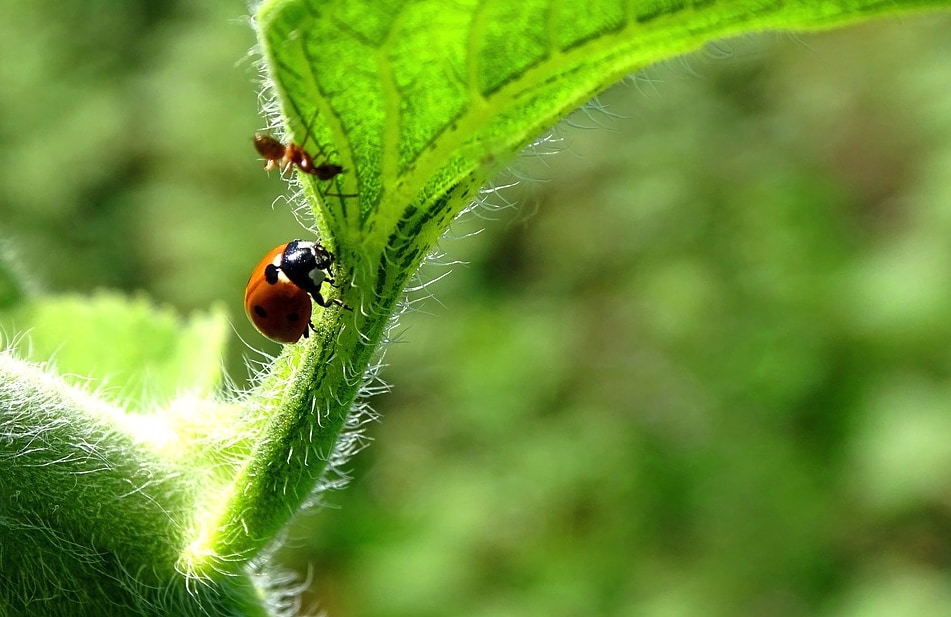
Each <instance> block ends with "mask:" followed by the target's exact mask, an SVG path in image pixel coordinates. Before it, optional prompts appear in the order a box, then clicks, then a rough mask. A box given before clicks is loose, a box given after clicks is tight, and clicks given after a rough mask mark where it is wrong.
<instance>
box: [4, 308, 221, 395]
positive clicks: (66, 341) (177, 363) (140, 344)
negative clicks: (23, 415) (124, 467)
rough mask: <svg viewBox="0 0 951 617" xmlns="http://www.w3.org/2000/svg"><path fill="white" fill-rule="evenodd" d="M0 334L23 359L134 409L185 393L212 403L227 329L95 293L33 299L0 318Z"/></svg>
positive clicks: (216, 314) (208, 317) (203, 318)
mask: <svg viewBox="0 0 951 617" xmlns="http://www.w3.org/2000/svg"><path fill="white" fill-rule="evenodd" d="M0 331H2V332H5V333H7V334H6V338H8V339H12V340H7V341H6V342H5V345H9V344H11V343H13V345H14V347H15V348H16V349H17V350H18V353H19V355H21V356H22V357H24V358H25V359H27V360H32V361H34V362H46V361H49V362H52V364H53V365H55V366H56V368H57V370H58V371H59V372H60V373H62V374H65V375H70V376H71V379H72V380H74V381H76V380H90V381H92V382H95V383H96V384H98V385H97V387H98V388H99V390H100V391H101V392H103V393H104V394H106V395H107V396H108V397H109V398H111V399H113V400H117V401H119V400H121V401H123V402H124V404H125V406H126V408H127V409H138V408H140V407H141V405H142V404H144V403H146V402H147V403H149V404H150V405H152V406H154V405H156V404H157V403H162V402H168V401H170V400H172V399H173V398H174V397H175V396H177V395H180V394H184V393H188V394H191V395H194V396H209V395H211V394H212V393H213V392H214V391H215V389H216V388H218V386H219V385H220V382H221V377H222V373H221V371H222V354H223V351H224V346H225V343H226V341H227V336H228V334H229V326H228V321H227V318H226V317H225V315H224V313H223V312H222V311H221V310H220V309H215V310H212V311H210V312H209V313H207V314H203V315H193V316H192V317H191V318H190V319H189V320H187V321H183V320H182V319H181V318H179V317H178V316H176V315H175V314H174V313H173V312H172V311H171V310H169V309H167V308H166V309H161V308H157V307H155V306H154V305H153V304H151V303H150V302H149V301H148V300H146V299H145V298H142V297H139V298H127V297H125V296H122V295H119V294H115V293H108V292H100V293H97V294H95V295H93V296H78V295H75V296H73V295H71V296H34V297H31V298H29V299H26V300H24V301H23V302H21V303H19V304H18V305H16V306H15V307H14V308H11V309H8V310H6V311H0ZM10 333H18V334H16V335H15V336H14V335H11V334H10Z"/></svg>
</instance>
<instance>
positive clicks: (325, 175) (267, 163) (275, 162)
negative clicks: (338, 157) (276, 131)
mask: <svg viewBox="0 0 951 617" xmlns="http://www.w3.org/2000/svg"><path fill="white" fill-rule="evenodd" d="M254 148H255V150H257V151H258V154H260V155H261V156H263V157H264V169H266V170H268V171H270V170H272V169H274V168H275V167H280V169H281V173H282V174H283V173H287V170H289V169H290V168H291V167H293V166H296V167H297V169H299V170H301V171H302V172H304V173H305V174H310V175H312V176H317V179H318V180H330V179H332V178H334V177H336V176H337V175H339V174H341V173H343V167H341V166H340V165H336V164H334V163H327V162H323V163H320V164H317V165H315V164H314V158H313V157H312V156H311V155H309V154H307V151H306V150H304V149H303V148H302V147H301V146H298V145H297V144H295V143H293V142H292V143H289V144H287V145H286V146H285V145H284V144H282V143H281V142H280V141H278V140H276V139H274V138H273V137H271V136H270V135H265V134H264V133H255V134H254Z"/></svg>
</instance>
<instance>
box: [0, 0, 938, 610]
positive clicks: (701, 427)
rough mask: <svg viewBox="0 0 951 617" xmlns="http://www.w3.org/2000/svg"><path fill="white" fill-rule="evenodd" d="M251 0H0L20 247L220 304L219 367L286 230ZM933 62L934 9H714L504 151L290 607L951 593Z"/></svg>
mask: <svg viewBox="0 0 951 617" xmlns="http://www.w3.org/2000/svg"><path fill="white" fill-rule="evenodd" d="M244 15H245V7H244V5H243V3H241V2H237V1H224V0H215V1H211V0H206V1H204V2H185V1H182V0H179V1H171V0H169V1H166V2H124V3H119V2H111V1H106V0H86V1H83V2H78V1H77V0H60V1H58V2H50V1H48V0H46V1H38V2H18V3H13V2H7V3H3V4H2V5H0V237H2V240H3V242H4V243H5V245H6V246H7V247H10V248H12V249H13V250H14V251H15V252H17V253H18V254H19V255H20V256H21V257H22V258H23V260H22V262H23V265H24V268H25V271H24V276H26V277H29V278H30V279H31V281H32V282H33V284H35V285H37V286H38V287H40V288H42V289H44V290H46V291H48V292H51V293H64V292H79V293H87V292H90V291H92V290H94V289H98V288H110V289H119V290H125V291H127V292H129V293H130V294H131V293H137V292H145V293H146V294H148V295H149V296H150V297H152V298H153V299H154V300H155V302H156V303H159V304H162V305H171V306H173V307H176V308H177V309H178V310H179V311H181V312H182V313H188V312H191V311H195V310H202V309H205V308H207V307H209V306H211V305H213V304H215V303H220V304H223V305H224V306H225V307H226V308H227V310H228V311H229V313H230V314H231V316H232V321H233V323H234V337H233V341H234V344H233V345H232V346H231V351H230V356H229V368H230V373H231V375H232V376H233V377H234V379H235V380H237V381H238V382H241V381H242V380H244V379H245V378H246V376H247V372H246V370H245V369H244V367H243V363H242V357H244V356H247V355H254V353H255V352H254V351H253V350H254V349H266V350H268V351H275V350H276V348H275V347H273V346H271V345H270V344H269V343H268V342H266V341H265V340H264V339H262V338H261V337H260V336H259V335H257V334H256V333H255V332H254V331H253V330H252V329H251V328H250V327H249V325H248V324H247V323H246V321H245V318H244V316H243V310H242V307H241V300H242V294H243V289H244V284H245V282H246V280H247V276H248V274H249V272H250V269H251V267H253V265H254V264H255V263H256V262H257V261H258V259H259V257H260V256H261V255H262V254H263V253H264V252H265V251H266V250H267V249H269V248H271V247H272V246H274V245H276V244H278V243H280V242H282V241H286V240H288V239H290V238H292V237H297V236H300V235H301V234H302V233H303V232H302V230H301V228H300V227H299V226H298V224H297V223H296V222H295V221H294V219H293V217H292V216H291V214H290V211H289V209H288V208H287V206H286V205H285V204H283V203H281V202H280V201H278V202H277V203H276V204H275V205H272V204H273V203H274V202H275V199H276V198H277V197H278V196H279V195H282V194H284V193H285V192H286V187H285V186H284V184H283V183H282V181H281V180H280V179H279V178H278V177H277V176H276V175H274V174H272V175H271V176H270V177H268V176H267V175H266V174H265V173H264V172H263V171H262V169H261V162H260V161H259V160H257V157H256V154H255V153H254V151H253V149H252V147H251V141H250V135H251V134H252V133H253V132H254V131H255V130H258V129H259V128H261V124H262V120H261V119H260V117H259V116H258V115H257V111H256V88H257V85H256V72H255V70H254V68H253V66H252V63H251V61H250V59H249V58H248V56H247V50H248V49H249V48H250V47H251V46H252V45H253V42H254V41H253V35H252V32H251V30H250V27H249V26H248V23H247V20H246V18H245V17H244ZM949 60H951V19H949V18H948V17H947V16H943V17H939V16H935V15H932V16H925V17H919V18H914V19H905V20H901V21H899V20H890V21H885V22H878V23H875V24H872V25H866V26H861V27H856V28H852V29H848V30H843V31H839V32H835V33H826V34H821V35H808V36H799V37H796V36H791V35H777V34H765V35H761V36H756V37H747V38H743V39H739V40H733V41H729V42H725V43H722V44H719V45H716V46H711V47H709V48H708V49H706V50H705V51H704V52H702V53H698V54H694V55H691V56H690V57H688V58H686V59H684V60H682V61H672V62H669V63H667V64H664V65H661V66H656V67H652V68H650V69H649V70H647V71H645V72H643V73H641V74H639V75H637V76H636V77H634V78H632V79H630V80H628V81H627V82H626V83H624V84H620V85H618V86H617V87H615V88H612V89H611V90H610V91H609V92H607V93H605V94H604V95H603V96H602V97H600V99H599V107H600V108H601V109H599V110H594V109H590V108H589V110H588V111H583V112H579V113H577V114H575V115H574V116H573V117H572V118H571V119H570V121H569V122H567V123H564V124H563V125H561V126H560V127H559V128H558V129H557V130H556V131H555V136H556V137H557V141H555V142H553V143H552V144H550V146H549V147H548V148H546V149H544V151H543V152H539V153H536V154H535V155H526V156H523V157H521V158H520V159H519V160H518V161H516V162H515V164H514V166H513V168H512V170H511V171H509V172H508V173H507V174H506V175H504V176H503V177H501V178H499V179H497V181H496V183H497V184H500V185H501V184H505V183H507V182H508V181H509V180H511V179H514V178H518V179H520V180H521V182H520V185H519V186H518V187H516V188H515V189H508V190H505V191H502V192H500V193H498V194H495V195H493V196H490V197H489V202H490V203H492V204H495V205H496V206H498V207H497V208H492V209H489V208H487V209H484V210H482V211H480V212H478V213H477V215H476V216H471V217H469V219H468V220H466V221H463V222H460V223H459V224H458V225H456V227H455V228H454V230H453V235H454V236H456V239H447V240H446V241H444V242H443V244H442V248H443V249H444V250H445V251H446V253H447V257H446V258H445V259H444V260H443V261H444V263H448V262H458V263H455V264H454V265H442V266H440V265H433V266H429V267H427V268H426V269H425V270H424V272H423V276H424V278H425V279H427V280H432V279H435V278H437V277H438V276H440V275H442V274H444V273H446V272H447V271H450V270H451V274H449V276H447V277H446V278H444V279H441V280H440V281H439V282H437V283H435V284H433V285H432V286H430V287H429V288H428V289H427V291H426V292H419V293H417V294H416V295H415V297H417V298H418V297H421V296H423V295H426V294H432V295H433V296H434V298H430V299H428V300H425V301H423V302H421V303H419V304H417V305H416V306H417V308H418V309H419V311H418V312H413V313H410V314H407V315H406V316H404V318H403V319H402V322H401V325H400V330H399V331H400V332H401V334H402V339H403V340H404V341H405V342H403V343H399V344H395V345H393V346H391V347H390V348H389V349H388V351H387V355H386V362H387V364H388V367H387V368H386V369H385V371H384V375H385V377H386V379H387V381H388V382H390V383H391V384H393V386H394V388H393V391H392V393H390V394H388V395H385V396H380V397H378V398H376V399H375V401H374V402H375V406H376V408H377V410H378V411H379V412H380V414H381V421H380V422H378V423H376V424H373V425H371V426H370V427H369V429H368V431H369V434H370V436H372V437H373V438H374V439H375V443H374V444H373V445H372V446H371V447H370V448H369V449H368V450H366V451H364V452H363V453H361V454H360V455H359V456H358V457H357V458H356V459H355V460H354V461H353V462H352V465H351V472H352V476H353V481H352V483H351V485H350V486H349V488H347V489H346V490H344V491H341V492H336V493H332V494H329V495H326V496H325V497H324V501H325V502H327V504H328V507H326V508H322V509H320V510H317V511H314V512H311V513H308V514H307V515H305V516H303V517H302V518H301V520H300V521H299V522H298V523H297V524H296V525H295V526H294V528H293V529H292V531H291V533H290V534H289V536H290V542H289V548H288V549H287V550H285V551H283V552H282V555H281V557H282V560H283V561H284V563H286V564H287V566H288V567H289V568H292V569H294V570H296V571H297V572H299V573H300V574H301V575H302V576H305V577H308V581H309V591H308V592H307V593H306V594H305V597H304V606H305V609H308V610H311V611H315V610H320V609H323V610H326V611H327V612H328V613H329V615H331V616H332V617H371V616H374V617H375V616H393V617H402V616H410V615H412V616H415V617H421V616H422V617H430V616H431V617H437V616H444V615H445V616H449V615H453V616H456V615H466V616H486V617H488V616H492V617H506V616H512V617H515V616H520V617H521V616H555V617H558V616H566V617H568V616H590V615H610V616H614V615H617V616H628V615H631V616H634V615H636V616H640V615H644V616H650V617H681V616H683V617H692V616H698V617H699V616H703V617H707V616H711V615H712V616H719V615H724V616H726V615H750V616H754V615H755V616H759V615H770V616H773V615H775V616H781V617H787V616H788V617H792V616H799V615H823V616H830V617H832V616H834V617H865V616H868V617H878V616H886V615H896V616H905V615H917V616H929V615H951V61H949ZM552 152H556V153H554V154H552ZM509 203H518V205H517V206H516V207H507V206H506V204H509ZM483 229H484V232H483V233H481V234H477V235H471V234H472V233H473V232H476V231H479V230H483ZM242 341H246V343H245V342H242Z"/></svg>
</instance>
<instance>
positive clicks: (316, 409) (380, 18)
mask: <svg viewBox="0 0 951 617" xmlns="http://www.w3.org/2000/svg"><path fill="white" fill-rule="evenodd" d="M947 6H948V2H946V1H939V0H907V1H904V2H888V3H886V2H881V1H880V0H850V1H845V0H840V1H825V2H806V1H799V2H790V1H783V2H780V1H778V0H775V1H772V2H770V1H767V2H763V1H762V0H735V1H724V0H721V1H713V0H694V1H692V2H691V1H687V0H665V1H661V0H656V1H650V0H641V1H634V2H623V3H622V2H606V1H594V2H590V1H588V2H581V1H576V2H570V1H569V2H564V1H561V2H555V1H552V0H525V1H523V2H518V3H504V2H492V1H476V0H468V1H467V0H462V1H458V2H455V1H454V2H442V1H437V0H420V1H416V2H395V3H392V2H380V1H378V0H348V1H346V2H325V1H318V0H269V1H266V2H264V3H262V4H261V6H260V7H259V9H258V11H257V14H256V15H255V23H256V25H257V27H258V32H259V39H260V42H261V47H262V50H263V53H264V56H265V61H266V66H267V68H268V71H269V76H270V78H271V79H272V83H271V84H270V86H271V87H272V89H273V90H274V92H275V94H276V96H277V102H278V105H269V106H268V107H269V109H271V110H272V111H273V110H274V109H276V108H277V107H279V108H280V110H281V112H282V116H283V119H284V122H286V126H287V128H286V130H284V131H283V133H284V134H283V135H281V130H280V129H281V127H282V126H283V123H282V121H281V120H279V119H274V120H273V121H272V124H273V125H274V126H276V127H277V128H278V133H279V135H281V136H283V137H286V138H288V139H289V140H291V141H293V142H294V143H296V144H298V145H300V146H302V147H304V149H305V150H307V151H308V152H310V153H311V154H312V155H314V157H315V159H317V162H318V163H322V162H329V163H331V164H335V165H340V166H342V167H343V169H344V172H343V173H341V174H339V175H337V176H336V177H334V178H332V179H331V180H330V181H327V180H320V179H319V178H317V177H315V176H312V175H306V174H303V173H299V174H298V175H299V178H298V179H299V181H300V182H301V184H302V185H303V190H304V194H305V195H306V196H307V198H308V200H309V203H310V207H311V209H312V212H313V214H314V218H315V221H316V223H317V227H318V228H319V230H320V234H321V236H322V239H323V241H324V242H325V243H326V244H327V246H328V247H329V248H330V249H331V250H333V251H334V252H335V254H336V256H337V262H336V265H335V274H336V279H337V281H338V284H339V288H338V289H337V291H336V292H335V293H338V294H339V298H340V299H342V301H343V302H345V303H346V305H347V306H349V307H352V308H353V310H352V311H347V310H341V309H340V308H339V307H332V308H330V309H327V310H323V311H319V312H318V314H317V315H316V316H315V323H316V329H315V332H314V333H313V334H312V336H311V337H310V339H309V341H308V342H307V343H306V344H303V345H296V346H289V347H286V348H285V351H284V353H283V354H282V356H281V358H280V359H279V360H278V361H277V362H276V363H275V364H274V366H273V367H272V368H271V369H270V371H269V372H268V373H267V374H266V375H264V376H263V377H262V379H261V381H260V385H259V386H258V388H256V390H255V392H254V393H253V395H252V399H251V401H250V404H251V405H252V406H253V407H254V408H255V415H254V417H253V418H251V419H249V421H248V424H247V425H246V427H245V428H246V429H247V430H248V431H251V432H254V433H255V434H256V435H257V437H256V438H255V443H256V445H255V447H254V450H253V452H252V453H251V456H250V457H249V458H248V459H247V460H246V461H244V462H243V463H242V464H241V468H240V470H239V473H238V474H237V476H236V477H235V479H234V481H233V482H232V483H231V485H230V486H229V487H228V488H227V489H226V491H225V492H224V493H223V494H220V495H216V496H215V497H216V501H215V503H214V504H213V506H211V507H210V510H211V512H212V513H211V515H209V516H208V517H207V518H205V519H204V520H203V521H202V527H201V528H200V529H199V531H198V533H197V536H196V540H195V541H194V542H193V543H191V544H190V545H189V550H188V551H187V552H186V553H185V554H184V555H183V557H182V565H181V567H182V569H184V570H187V571H190V572H195V573H197V574H198V575H208V576H211V575H213V574H214V573H216V572H220V571H228V569H229V567H233V566H232V564H235V563H240V562H241V561H243V560H245V559H248V558H250V557H253V556H254V555H256V554H257V553H258V552H259V551H260V550H261V549H262V548H263V547H264V546H265V545H266V544H267V542H268V541H269V539H270V538H272V537H274V535H275V534H277V533H278V532H279V531H280V529H281V528H283V526H284V525H285V524H286V522H287V520H288V519H289V517H290V516H292V515H293V513H294V512H296V511H297V510H298V509H299V508H300V507H301V505H302V504H304V503H305V502H307V501H308V500H310V499H312V495H313V493H314V491H315V490H316V489H317V488H318V487H319V486H320V485H321V483H322V482H323V483H326V482H327V479H328V477H329V478H331V479H332V478H333V477H334V476H333V474H334V472H335V468H336V466H337V465H339V464H340V462H341V461H342V460H344V459H345V458H346V456H347V455H348V454H349V453H350V452H351V451H352V450H353V445H354V444H358V443H359V442H358V441H357V438H356V437H355V431H358V427H359V425H360V423H361V421H362V418H361V416H360V415H359V413H354V414H352V415H351V404H352V402H353V401H354V399H355V397H356V396H357V394H358V391H359V386H360V383H361V375H364V373H365V371H366V369H367V367H368V366H369V364H370V361H371V358H372V357H373V354H374V353H375V350H376V348H377V346H378V344H379V343H380V341H381V340H382V339H383V337H384V333H385V332H386V329H387V326H388V324H389V323H390V319H391V316H392V314H393V312H394V309H395V307H396V305H397V302H398V301H399V299H400V297H401V295H402V290H403V288H404V286H405V285H406V282H407V280H408V279H409V277H410V276H412V275H413V274H414V273H415V272H416V269H417V266H418V265H419V263H420V262H421V261H422V260H423V258H424V257H425V256H426V255H427V254H428V253H429V252H430V251H431V250H432V249H433V247H434V245H435V243H436V240H437V239H438V238H439V237H440V235H441V234H442V233H444V232H445V230H446V229H447V228H448V226H449V224H450V223H451V222H452V220H453V219H454V218H455V217H456V215H457V214H459V213H460V212H461V211H462V210H463V209H464V208H466V207H467V206H468V205H469V204H470V203H471V202H472V201H473V200H475V199H477V197H478V190H479V187H481V186H482V185H483V184H484V183H485V182H486V181H487V180H488V179H489V178H490V177H491V176H492V175H493V174H494V173H496V172H497V171H498V170H499V169H501V167H503V166H504V165H505V164H506V163H507V162H508V161H509V160H511V158H512V157H514V156H515V155H516V154H517V153H518V152H519V151H521V150H522V149H523V148H524V147H525V146H527V145H528V144H530V143H531V142H532V140H534V139H536V138H537V136H538V135H539V134H540V133H541V132H542V131H544V130H545V129H546V128H548V127H550V126H552V125H553V124H554V123H555V122H556V121H557V120H558V119H559V118H561V117H562V116H563V115H565V114H566V113H568V112H569V111H570V110H572V109H574V108H576V107H577V106H579V105H581V104H583V103H584V102H585V101H587V100H588V99H590V98H591V97H592V96H593V95H595V94H596V93H597V92H599V91H601V90H602V89H604V88H606V87H607V86H609V85H611V84H613V83H614V82H616V81H617V80H619V79H621V78H622V77H624V76H625V75H627V74H629V73H631V72H633V71H636V70H638V69H640V68H642V67H644V66H646V65H647V64H649V63H652V62H656V61H660V60H663V59H666V58H669V57H671V56H673V55H675V54H679V53H683V52H685V51H689V50H692V49H697V48H698V47H700V46H702V45H703V44H704V43H706V42H707V41H710V40H712V39H715V38H720V37H724V36H729V35H734V34H740V33H746V32H752V31H759V30H764V29H778V28H787V29H797V30H804V29H813V30H814V29H820V28H828V27H831V26H834V25H837V24H843V23H847V22H853V21H857V20H860V19H864V18H868V17H870V16H873V15H878V14H899V13H902V12H908V11H911V10H915V9H923V8H936V7H947ZM578 241H579V242H584V241H589V240H588V239H584V238H579V239H578Z"/></svg>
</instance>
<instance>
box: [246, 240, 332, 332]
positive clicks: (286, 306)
mask: <svg viewBox="0 0 951 617" xmlns="http://www.w3.org/2000/svg"><path fill="white" fill-rule="evenodd" d="M333 261H334V256H333V253H331V252H330V251H328V250H327V249H325V248H324V247H323V245H321V244H320V243H319V242H305V241H303V240H292V241H291V242H287V243H286V244H281V245H280V246H276V247H274V248H273V249H271V250H270V251H269V252H268V254H267V255H265V256H264V259H262V260H261V263H259V264H258V265H257V267H256V268H255V269H254V272H252V273H251V278H250V279H248V286H247V288H246V289H245V290H244V310H245V312H247V314H248V319H250V320H251V323H253V324H254V327H255V328H257V329H258V331H259V332H260V333H261V334H263V335H264V336H266V337H268V338H269V339H271V340H273V341H277V342H278V343H296V342H297V341H299V340H300V338H301V337H304V338H307V335H308V333H309V332H308V330H309V329H310V328H311V327H312V326H311V323H310V314H311V310H312V307H311V304H310V301H311V298H313V300H314V302H316V303H317V304H319V305H320V306H323V307H327V306H330V305H331V304H338V305H340V306H344V305H343V303H342V302H341V301H340V300H328V299H324V297H323V296H321V295H320V286H321V285H322V284H323V282H324V281H327V282H328V283H331V284H333V282H334V279H333V276H332V275H331V272H330V266H331V264H333Z"/></svg>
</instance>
